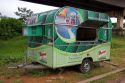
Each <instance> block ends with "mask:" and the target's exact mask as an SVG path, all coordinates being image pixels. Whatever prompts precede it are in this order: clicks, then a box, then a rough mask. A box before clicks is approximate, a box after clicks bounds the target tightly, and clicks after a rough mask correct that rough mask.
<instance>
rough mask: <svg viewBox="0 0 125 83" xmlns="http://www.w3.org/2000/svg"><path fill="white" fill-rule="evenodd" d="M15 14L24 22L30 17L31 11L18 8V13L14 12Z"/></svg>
mask: <svg viewBox="0 0 125 83" xmlns="http://www.w3.org/2000/svg"><path fill="white" fill-rule="evenodd" d="M15 14H16V15H17V16H19V17H20V18H21V19H22V20H23V21H24V22H26V20H27V17H30V16H31V15H32V14H33V11H31V10H30V9H27V8H22V7H18V11H16V12H15Z"/></svg>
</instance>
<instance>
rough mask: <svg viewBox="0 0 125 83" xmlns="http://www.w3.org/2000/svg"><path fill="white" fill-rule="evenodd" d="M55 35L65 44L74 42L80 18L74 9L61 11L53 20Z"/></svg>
mask: <svg viewBox="0 0 125 83" xmlns="http://www.w3.org/2000/svg"><path fill="white" fill-rule="evenodd" d="M55 24H56V26H55V29H56V33H57V35H58V36H59V38H60V39H61V40H63V41H64V42H66V43H73V42H75V41H76V30H77V26H78V25H79V24H80V16H79V13H78V11H77V10H76V9H75V8H72V7H70V8H64V9H62V10H61V11H60V12H59V13H58V14H57V16H56V18H55Z"/></svg>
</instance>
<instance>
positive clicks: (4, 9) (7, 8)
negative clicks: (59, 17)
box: [0, 0, 125, 23]
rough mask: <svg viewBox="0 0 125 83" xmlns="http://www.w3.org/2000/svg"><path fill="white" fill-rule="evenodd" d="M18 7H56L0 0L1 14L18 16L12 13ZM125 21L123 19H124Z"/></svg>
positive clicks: (46, 8)
mask: <svg viewBox="0 0 125 83" xmlns="http://www.w3.org/2000/svg"><path fill="white" fill-rule="evenodd" d="M18 7H26V8H27V9H31V10H32V11H33V12H34V13H39V12H44V11H49V10H53V9H57V7H52V6H47V5H42V4H35V3H30V2H25V1H20V0H0V12H1V13H2V15H5V16H8V17H13V18H19V17H18V16H16V15H15V14H14V12H16V11H17V8H18ZM111 20H112V22H113V23H115V22H117V19H116V18H111ZM124 22H125V20H124Z"/></svg>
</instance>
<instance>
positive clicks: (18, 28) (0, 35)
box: [0, 18, 23, 40]
mask: <svg viewBox="0 0 125 83" xmlns="http://www.w3.org/2000/svg"><path fill="white" fill-rule="evenodd" d="M22 24H23V23H22V21H20V20H18V19H14V18H2V19H1V20H0V39H4V40H7V39H10V38H13V37H15V36H19V35H21V33H22Z"/></svg>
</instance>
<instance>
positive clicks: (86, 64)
mask: <svg viewBox="0 0 125 83" xmlns="http://www.w3.org/2000/svg"><path fill="white" fill-rule="evenodd" d="M91 69H92V61H90V60H89V59H85V60H83V62H82V63H81V64H80V65H79V70H80V72H81V73H86V72H89V71H90V70H91Z"/></svg>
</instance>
